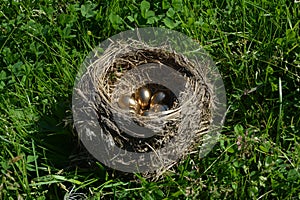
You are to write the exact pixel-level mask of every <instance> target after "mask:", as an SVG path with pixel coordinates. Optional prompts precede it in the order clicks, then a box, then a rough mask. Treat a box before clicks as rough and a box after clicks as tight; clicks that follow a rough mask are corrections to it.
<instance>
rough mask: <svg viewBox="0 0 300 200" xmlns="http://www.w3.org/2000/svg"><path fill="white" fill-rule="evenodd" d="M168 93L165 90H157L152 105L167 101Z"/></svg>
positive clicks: (152, 98)
mask: <svg viewBox="0 0 300 200" xmlns="http://www.w3.org/2000/svg"><path fill="white" fill-rule="evenodd" d="M166 97H167V95H166V93H164V92H157V93H155V94H154V95H153V96H152V97H151V101H150V106H153V105H155V104H161V103H163V102H164V101H165V99H166Z"/></svg>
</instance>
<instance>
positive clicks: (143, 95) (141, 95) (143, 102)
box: [135, 87, 151, 109]
mask: <svg viewBox="0 0 300 200" xmlns="http://www.w3.org/2000/svg"><path fill="white" fill-rule="evenodd" d="M150 98H151V91H150V90H149V89H148V88H146V87H141V88H139V89H138V90H137V91H136V92H135V99H136V101H137V102H138V103H139V105H140V107H141V108H142V109H145V108H146V107H148V106H149V101H150Z"/></svg>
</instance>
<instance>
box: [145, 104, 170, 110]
mask: <svg viewBox="0 0 300 200" xmlns="http://www.w3.org/2000/svg"><path fill="white" fill-rule="evenodd" d="M167 110H169V107H168V106H167V105H161V104H154V105H153V106H151V107H150V109H149V112H163V111H167Z"/></svg>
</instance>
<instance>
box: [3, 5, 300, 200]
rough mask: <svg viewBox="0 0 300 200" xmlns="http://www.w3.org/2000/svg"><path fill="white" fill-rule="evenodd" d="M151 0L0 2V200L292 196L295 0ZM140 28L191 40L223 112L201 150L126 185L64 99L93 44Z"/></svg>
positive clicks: (296, 123) (299, 117)
mask: <svg viewBox="0 0 300 200" xmlns="http://www.w3.org/2000/svg"><path fill="white" fill-rule="evenodd" d="M149 2H150V1H149ZM151 2H152V3H147V2H146V1H144V2H143V3H141V1H133V0H131V1H127V2H124V3H123V2H121V1H86V2H85V3H82V2H80V1H76V0H72V1H48V0H43V1H40V2H39V3H33V2H31V1H2V2H1V3H0V21H1V23H0V66H1V67H0V93H1V95H0V111H1V112H0V146H1V153H0V170H1V175H0V180H1V181H0V199H17V198H21V197H23V199H63V197H64V196H65V195H69V198H70V199H71V197H73V198H75V196H77V197H79V196H82V197H88V198H95V199H97V198H99V197H103V198H107V199H113V198H115V199H122V198H126V199H133V198H135V199H141V198H145V199H164V198H169V199H182V198H195V199H224V198H228V199H297V198H300V196H299V190H300V175H299V173H300V172H299V166H300V159H299V158H300V144H299V142H300V131H299V129H300V112H299V111H300V89H299V85H300V73H299V70H300V67H299V66H300V54H299V52H300V45H299V44H300V37H299V32H300V30H299V19H300V16H299V9H300V3H297V1H283V0H278V1H276V2H272V1H265V0H263V1H251V2H250V1H246V0H240V1H234V0H226V1H225V0H221V1H208V0H204V1H182V0H173V1H165V0H161V1H151ZM149 6H150V7H149ZM147 26H159V27H165V28H170V29H174V30H177V31H180V32H182V33H184V34H186V35H188V36H189V37H191V38H193V39H195V40H197V41H199V43H200V44H201V45H202V46H203V48H204V49H205V50H207V51H208V53H209V54H210V55H211V56H212V57H213V59H214V61H215V62H216V65H217V66H218V68H219V71H220V73H221V74H222V76H223V79H224V83H225V87H226V91H227V99H228V113H227V117H226V121H225V126H224V128H223V131H222V137H221V139H220V141H219V143H218V144H217V145H216V146H215V148H214V149H213V150H212V151H211V152H210V154H209V155H208V156H206V157H205V158H203V159H201V160H197V159H195V158H194V157H191V158H187V160H185V161H182V163H181V164H180V165H179V166H178V167H177V168H176V173H175V174H174V173H168V174H166V175H165V177H164V179H162V180H159V181H157V182H149V181H147V180H144V179H143V178H142V177H139V179H140V183H136V182H130V181H129V180H128V178H127V179H126V178H124V177H121V176H118V175H114V176H113V174H115V173H114V172H113V171H111V170H107V169H106V168H105V167H104V166H102V165H101V164H100V163H98V162H96V161H95V160H94V159H93V158H92V157H89V155H88V154H87V153H86V151H85V150H84V148H83V147H81V146H80V144H79V142H78V139H77V137H76V133H75V132H74V130H73V126H72V113H71V96H72V88H73V84H74V79H75V77H76V73H77V70H78V69H79V68H80V65H81V63H82V62H83V60H84V59H85V57H86V56H87V55H88V53H89V52H90V51H91V50H92V49H93V48H94V47H96V46H97V45H98V44H99V43H100V42H101V41H103V40H104V39H106V38H108V37H110V36H112V35H114V34H116V33H118V32H120V31H123V30H128V29H133V28H136V27H147ZM137 176H138V175H137Z"/></svg>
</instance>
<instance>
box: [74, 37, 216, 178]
mask: <svg viewBox="0 0 300 200" xmlns="http://www.w3.org/2000/svg"><path fill="white" fill-rule="evenodd" d="M99 52H100V51H99V50H97V51H95V52H93V54H92V56H91V59H90V60H89V61H88V62H87V68H86V71H84V73H83V75H82V77H81V78H80V80H79V82H78V86H77V88H76V89H75V90H76V92H77V94H78V95H77V98H75V100H74V99H73V100H74V102H75V103H76V104H77V105H82V106H81V109H80V110H77V112H75V114H74V115H75V118H76V116H81V117H82V115H85V116H86V117H90V116H91V115H92V116H94V118H97V122H95V121H93V120H90V121H89V120H87V122H83V121H79V122H77V124H76V126H78V127H83V126H85V127H86V126H87V124H88V125H89V127H88V128H83V129H81V130H84V131H79V134H80V135H81V138H82V137H86V138H90V139H89V140H90V141H92V140H93V141H94V142H93V145H94V143H95V138H100V140H104V141H107V144H109V145H108V147H106V148H105V149H101V151H105V153H106V154H107V155H110V158H106V159H103V157H101V156H100V157H101V158H98V159H100V160H101V162H103V163H104V164H105V165H108V166H110V167H112V168H115V169H118V170H121V171H125V172H131V170H132V167H127V166H133V163H136V164H137V165H138V167H137V169H138V170H136V171H134V172H139V171H141V172H142V173H143V174H144V175H145V176H148V177H149V176H150V177H153V176H155V177H157V176H159V175H161V174H162V172H164V171H166V170H168V169H170V168H171V167H172V166H174V165H176V163H178V161H179V160H182V159H183V158H185V157H186V156H187V155H189V154H191V153H195V152H199V148H202V152H204V151H205V150H204V149H205V146H207V145H208V146H209V145H210V144H209V142H210V139H211V137H212V135H210V136H209V137H206V136H207V135H208V133H209V132H211V130H212V122H213V110H214V107H215V105H216V98H215V94H214V90H213V86H212V85H211V83H210V82H209V81H207V78H208V75H207V74H209V73H210V70H209V69H208V67H207V66H210V65H211V63H210V62H211V61H210V59H203V60H201V61H199V60H197V59H194V60H192V59H190V58H189V57H188V56H187V55H183V54H180V53H177V52H176V50H174V49H172V47H171V46H169V45H168V44H163V45H161V46H151V45H149V44H148V43H145V42H143V41H140V40H134V39H130V40H127V41H123V40H119V41H113V42H111V43H110V45H108V47H107V48H106V49H105V51H104V52H101V53H99ZM144 65H148V67H149V66H150V68H151V66H154V68H155V67H156V69H155V70H156V71H157V69H163V70H170V71H169V72H168V73H170V76H171V75H172V76H175V75H178V76H180V77H181V81H184V84H181V85H180V84H178V85H176V83H175V84H173V85H174V88H175V89H176V90H177V92H176V94H174V93H172V95H173V96H172V100H171V102H170V105H169V106H170V109H169V110H168V111H165V112H158V113H155V114H154V115H151V116H141V115H138V114H128V112H127V111H124V110H123V109H121V108H120V107H119V106H118V105H117V102H118V99H119V98H120V95H122V94H132V93H134V91H135V90H136V89H137V88H139V87H141V86H144V85H148V86H149V88H150V89H152V90H156V89H157V88H164V89H169V88H168V87H167V86H165V85H164V83H168V82H170V80H173V81H175V82H176V80H177V79H173V78H172V76H171V78H170V77H169V79H168V77H166V76H165V78H166V79H167V80H166V81H165V82H164V80H160V81H161V82H160V84H157V83H156V82H155V81H154V82H153V80H151V77H150V78H149V77H148V75H149V74H147V73H148V72H147V71H146V72H145V71H143V69H146V67H144V68H139V66H144ZM157 66H158V67H157ZM203 66H204V67H203ZM134 70H135V71H134ZM132 71H134V73H132ZM175 72H176V73H175ZM172 73H174V74H172ZM153 76H154V75H152V77H153ZM181 83H182V82H181ZM177 87H180V88H177ZM170 91H171V92H172V90H170ZM75 110H76V109H75ZM120 121H121V122H120ZM97 123H98V124H97ZM126 124H127V125H128V124H131V125H132V126H133V127H143V128H145V129H146V130H151V131H153V133H155V134H153V135H151V137H150V136H149V137H134V135H132V134H128V133H127V131H126V130H127V129H126ZM99 125H100V126H99ZM99 127H100V129H101V130H99ZM124 127H125V128H124ZM131 131H134V130H131ZM92 138H94V139H92ZM97 141H98V142H96V143H97V145H98V146H99V148H100V147H101V145H103V146H105V145H106V144H105V145H104V143H103V142H101V141H99V139H97ZM87 145H92V144H91V143H89V144H85V146H87ZM94 146H95V145H94ZM93 149H95V147H93ZM116 149H117V150H116ZM110 151H111V152H110ZM112 152H114V153H112ZM116 152H117V153H116ZM124 152H125V153H124ZM102 153H103V152H102ZM92 154H93V155H94V156H95V154H97V155H96V156H95V157H96V158H97V156H99V155H98V154H101V152H100V150H99V151H98V153H95V151H94V153H92ZM125 154H126V155H125ZM141 154H143V156H141ZM149 163H150V164H149ZM120 165H122V166H120ZM150 165H152V166H150ZM118 166H119V167H118ZM149 169H155V170H154V171H152V170H149Z"/></svg>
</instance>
